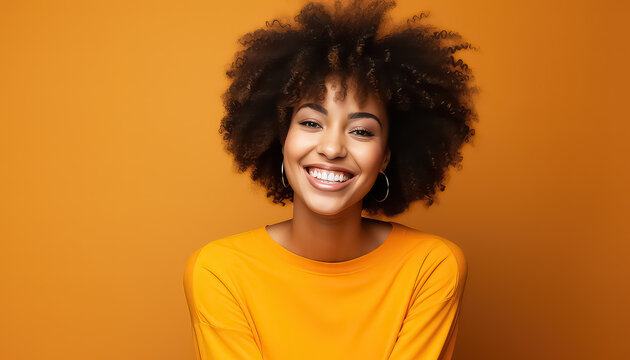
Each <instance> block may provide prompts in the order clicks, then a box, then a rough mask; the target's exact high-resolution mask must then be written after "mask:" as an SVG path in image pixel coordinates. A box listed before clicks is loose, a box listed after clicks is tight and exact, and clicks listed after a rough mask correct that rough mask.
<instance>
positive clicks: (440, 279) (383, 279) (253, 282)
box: [184, 1, 476, 360]
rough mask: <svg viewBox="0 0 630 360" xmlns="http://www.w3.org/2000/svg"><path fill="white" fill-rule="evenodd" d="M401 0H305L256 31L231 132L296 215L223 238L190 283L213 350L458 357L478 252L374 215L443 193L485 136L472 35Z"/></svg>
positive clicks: (200, 326) (249, 39) (232, 97)
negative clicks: (399, 17)
mask: <svg viewBox="0 0 630 360" xmlns="http://www.w3.org/2000/svg"><path fill="white" fill-rule="evenodd" d="M392 7H394V2H392V1H371V2H364V1H354V2H352V3H351V4H348V5H347V6H342V5H341V3H336V4H335V7H334V8H333V9H328V8H327V7H326V6H324V5H321V4H316V3H310V4H308V5H306V6H305V7H304V8H303V9H302V10H301V11H300V13H299V15H297V16H296V17H295V24H282V23H280V22H278V21H277V20H274V22H273V23H269V24H268V26H267V28H265V29H259V30H256V31H254V32H252V33H250V34H247V35H245V36H244V37H243V38H242V39H241V43H242V44H243V46H244V48H243V49H242V50H241V51H239V52H238V53H237V54H236V60H235V61H234V63H233V64H232V66H231V68H230V69H229V71H228V72H227V75H228V77H229V78H230V79H231V85H230V87H229V89H228V90H227V91H226V93H225V94H224V97H223V100H224V104H225V107H226V115H225V117H224V118H223V120H222V124H221V129H220V131H221V133H222V134H223V138H224V140H225V141H226V147H227V150H228V151H229V152H230V153H232V154H233V155H234V157H235V161H236V164H237V165H238V167H239V170H240V171H241V172H244V171H246V170H247V169H251V176H252V179H253V180H255V181H257V182H258V183H260V184H261V185H263V186H264V187H265V188H266V189H267V190H268V193H267V195H268V197H271V198H272V199H273V201H274V202H275V203H281V204H282V205H285V203H284V201H285V200H288V201H291V202H292V203H293V218H292V219H289V220H287V221H283V222H280V223H277V224H273V225H268V226H265V227H261V228H257V229H254V230H250V231H246V232H243V233H240V234H236V235H233V236H229V237H226V238H223V239H218V240H215V241H212V242H210V243H209V244H207V245H205V246H204V247H203V248H201V249H199V250H198V251H196V252H195V253H194V254H193V255H192V256H191V257H190V259H189V261H188V265H187V268H186V273H185V277H184V284H185V290H186V296H187V299H188V305H189V308H190V313H191V319H192V323H193V329H194V340H195V346H196V349H197V358H198V359H204V360H205V359H263V358H264V359H363V360H364V359H391V360H402V359H405V360H409V359H450V358H451V357H452V353H453V348H454V344H455V338H456V334H457V319H458V314H459V310H460V308H461V301H462V296H463V291H464V285H465V281H466V273H467V266H466V261H465V258H464V255H463V254H462V251H461V249H460V248H459V247H458V246H457V245H455V244H454V243H452V242H450V241H448V240H446V239H444V238H442V237H440V236H437V235H432V234H429V233H425V232H422V231H419V230H416V229H412V228H410V227H406V226H404V225H402V224H399V223H395V222H384V221H378V220H374V219H368V218H366V217H362V212H363V211H366V212H367V213H368V214H378V213H382V214H384V215H387V216H392V215H396V214H399V213H401V212H403V211H404V210H406V209H407V208H408V207H409V204H410V203H411V202H413V201H416V200H423V201H424V202H425V203H426V204H427V205H428V206H430V205H431V204H432V203H433V201H434V195H435V193H436V190H437V189H440V190H441V191H443V190H444V185H443V184H442V182H443V181H444V179H445V177H446V170H447V169H448V167H449V166H457V165H459V164H460V163H461V160H462V157H461V155H460V150H461V147H462V145H463V144H464V143H466V142H469V141H470V140H471V138H472V136H473V135H474V130H473V129H472V127H471V122H472V121H473V120H476V115H475V112H474V110H473V107H472V105H471V100H470V99H471V96H472V94H473V93H474V92H475V88H474V87H473V86H472V85H471V79H472V74H471V72H470V70H469V69H468V67H467V66H466V65H465V64H464V63H463V62H462V61H461V60H459V61H455V59H454V58H453V56H452V55H453V54H454V53H455V52H457V51H459V50H461V49H467V48H470V46H469V44H467V43H462V42H461V38H460V36H459V35H457V34H453V33H449V32H446V31H436V30H435V29H434V28H432V27H431V26H428V25H426V24H424V23H423V21H421V18H422V17H424V16H425V15H426V14H424V13H423V14H421V15H420V16H414V17H413V18H412V19H410V21H408V22H407V23H406V24H403V25H401V26H399V27H398V28H395V29H393V30H391V31H390V32H384V30H383V28H384V25H383V24H382V23H383V19H384V17H385V15H386V14H387V12H388V11H389V10H390V9H391V8H392Z"/></svg>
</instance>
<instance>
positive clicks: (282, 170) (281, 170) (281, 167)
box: [280, 160, 289, 188]
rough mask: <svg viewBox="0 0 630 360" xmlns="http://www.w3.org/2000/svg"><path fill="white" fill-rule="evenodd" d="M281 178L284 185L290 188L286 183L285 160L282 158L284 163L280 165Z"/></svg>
mask: <svg viewBox="0 0 630 360" xmlns="http://www.w3.org/2000/svg"><path fill="white" fill-rule="evenodd" d="M280 178H281V179H282V185H284V187H285V188H288V187H289V186H288V185H287V184H285V183H284V160H282V165H281V166H280Z"/></svg>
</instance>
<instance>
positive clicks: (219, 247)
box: [185, 230, 256, 274]
mask: <svg viewBox="0 0 630 360" xmlns="http://www.w3.org/2000/svg"><path fill="white" fill-rule="evenodd" d="M255 237H256V230H249V231H244V232H241V233H238V234H234V235H230V236H225V237H222V238H219V239H216V240H212V241H210V242H209V243H207V244H205V245H204V246H202V247H201V248H199V249H197V250H195V252H193V253H192V254H191V255H189V256H188V260H187V261H186V267H185V269H186V270H185V271H186V274H192V273H193V272H194V271H196V270H198V269H205V270H207V271H211V272H213V273H215V274H221V273H222V274H225V273H226V272H227V271H229V269H233V268H234V266H235V264H237V263H239V262H242V261H243V259H244V258H247V257H248V256H247V254H248V253H250V252H252V245H253V244H254V241H255V240H256V238H255Z"/></svg>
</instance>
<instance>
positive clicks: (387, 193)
mask: <svg viewBox="0 0 630 360" xmlns="http://www.w3.org/2000/svg"><path fill="white" fill-rule="evenodd" d="M379 174H383V176H385V182H386V183H387V192H386V193H385V197H384V198H382V199H381V200H379V199H376V198H374V197H373V196H372V198H374V200H376V201H378V202H383V201H385V199H387V197H388V196H389V179H388V178H387V175H385V172H383V171H379ZM377 177H378V175H377Z"/></svg>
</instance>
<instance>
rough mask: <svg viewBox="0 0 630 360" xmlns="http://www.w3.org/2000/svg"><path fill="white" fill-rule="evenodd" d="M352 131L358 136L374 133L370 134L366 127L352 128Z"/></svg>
mask: <svg viewBox="0 0 630 360" xmlns="http://www.w3.org/2000/svg"><path fill="white" fill-rule="evenodd" d="M352 132H353V133H356V134H357V135H360V136H374V134H372V132H371V131H370V130H367V129H354V130H352Z"/></svg>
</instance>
